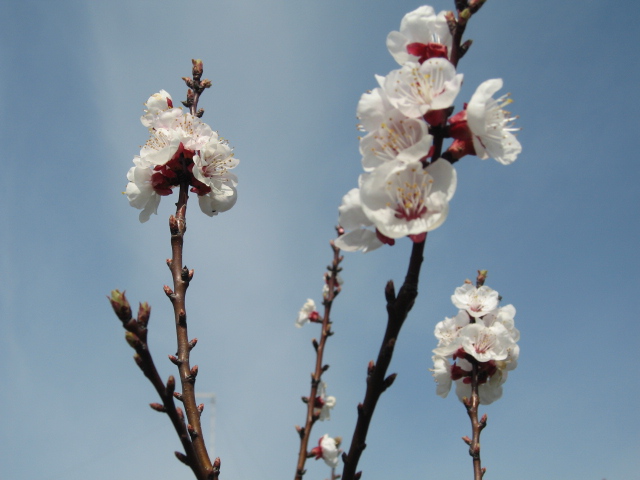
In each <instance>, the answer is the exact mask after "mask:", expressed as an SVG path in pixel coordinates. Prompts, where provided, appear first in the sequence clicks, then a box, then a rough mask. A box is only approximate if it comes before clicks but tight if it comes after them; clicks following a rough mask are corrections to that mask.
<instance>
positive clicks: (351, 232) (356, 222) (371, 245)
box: [334, 188, 382, 253]
mask: <svg viewBox="0 0 640 480" xmlns="http://www.w3.org/2000/svg"><path fill="white" fill-rule="evenodd" d="M338 212H339V213H340V216H339V219H338V224H339V225H340V226H341V227H342V228H344V229H345V230H346V233H344V234H342V235H340V236H339V237H338V238H337V239H336V240H335V241H334V244H335V246H336V247H338V248H339V249H340V250H344V251H346V252H355V251H358V250H361V251H362V252H364V253H366V252H370V251H372V250H375V249H376V248H379V247H381V246H382V242H381V241H380V240H379V239H378V238H377V236H376V232H375V230H371V229H369V228H367V227H371V226H373V222H372V221H371V220H369V218H368V217H367V216H366V215H365V214H364V211H363V210H362V204H361V202H360V189H359V188H353V189H351V190H349V192H348V193H347V194H346V195H345V196H344V197H342V204H341V205H340V207H339V208H338Z"/></svg>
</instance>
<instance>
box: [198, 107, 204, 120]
mask: <svg viewBox="0 0 640 480" xmlns="http://www.w3.org/2000/svg"><path fill="white" fill-rule="evenodd" d="M203 115H204V108H199V109H198V111H197V112H196V117H198V118H202V116H203Z"/></svg>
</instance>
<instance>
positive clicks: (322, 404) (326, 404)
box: [314, 382, 336, 421]
mask: <svg viewBox="0 0 640 480" xmlns="http://www.w3.org/2000/svg"><path fill="white" fill-rule="evenodd" d="M314 406H315V407H318V408H320V413H319V414H318V420H320V421H325V420H331V409H332V408H333V407H335V406H336V397H333V396H331V395H327V384H326V383H325V382H321V383H320V385H319V387H318V396H317V397H316V400H315V405H314Z"/></svg>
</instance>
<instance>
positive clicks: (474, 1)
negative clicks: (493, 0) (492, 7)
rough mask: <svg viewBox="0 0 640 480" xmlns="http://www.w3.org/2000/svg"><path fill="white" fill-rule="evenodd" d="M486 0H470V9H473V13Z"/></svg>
mask: <svg viewBox="0 0 640 480" xmlns="http://www.w3.org/2000/svg"><path fill="white" fill-rule="evenodd" d="M486 1H487V0H469V10H471V13H476V12H477V11H478V10H480V7H482V5H484V3H485V2H486Z"/></svg>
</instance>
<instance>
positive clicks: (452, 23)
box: [444, 11, 458, 35]
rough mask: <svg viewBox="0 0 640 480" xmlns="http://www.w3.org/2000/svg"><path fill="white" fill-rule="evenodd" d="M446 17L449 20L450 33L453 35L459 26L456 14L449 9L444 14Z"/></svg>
mask: <svg viewBox="0 0 640 480" xmlns="http://www.w3.org/2000/svg"><path fill="white" fill-rule="evenodd" d="M444 19H445V20H446V21H447V27H449V33H451V35H453V34H454V33H455V32H456V28H457V26H458V21H457V20H456V16H455V14H454V13H453V12H451V11H449V12H446V13H445V14H444Z"/></svg>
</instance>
